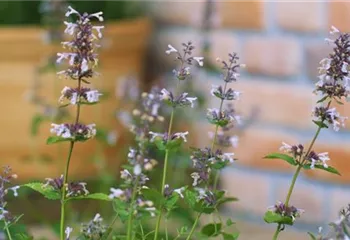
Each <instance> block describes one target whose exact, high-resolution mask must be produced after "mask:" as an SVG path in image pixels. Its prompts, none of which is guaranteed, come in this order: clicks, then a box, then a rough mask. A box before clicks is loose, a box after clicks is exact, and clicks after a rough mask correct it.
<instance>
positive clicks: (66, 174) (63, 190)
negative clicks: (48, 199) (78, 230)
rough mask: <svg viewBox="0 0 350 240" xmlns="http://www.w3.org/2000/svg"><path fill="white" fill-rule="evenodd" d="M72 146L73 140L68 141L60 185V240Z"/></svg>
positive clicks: (62, 230)
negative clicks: (64, 167) (61, 185)
mask: <svg viewBox="0 0 350 240" xmlns="http://www.w3.org/2000/svg"><path fill="white" fill-rule="evenodd" d="M73 148H74V142H73V141H71V142H70V147H69V153H68V157H67V164H66V170H65V172H64V177H63V187H62V196H61V225H60V236H61V240H64V217H65V205H66V203H65V197H66V185H67V182H68V171H69V163H70V159H71V157H72V152H73Z"/></svg>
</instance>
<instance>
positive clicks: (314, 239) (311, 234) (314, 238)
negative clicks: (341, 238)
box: [307, 232, 317, 240]
mask: <svg viewBox="0 0 350 240" xmlns="http://www.w3.org/2000/svg"><path fill="white" fill-rule="evenodd" d="M307 234H309V236H310V238H311V239H312V240H317V238H316V236H315V235H314V234H313V233H311V232H307Z"/></svg>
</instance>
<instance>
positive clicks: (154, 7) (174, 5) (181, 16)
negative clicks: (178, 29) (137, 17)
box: [150, 0, 205, 25]
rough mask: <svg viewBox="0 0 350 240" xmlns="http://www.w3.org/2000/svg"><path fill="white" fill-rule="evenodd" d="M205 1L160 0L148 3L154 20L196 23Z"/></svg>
mask: <svg viewBox="0 0 350 240" xmlns="http://www.w3.org/2000/svg"><path fill="white" fill-rule="evenodd" d="M204 3H205V1H203V0H198V1H187V2H185V1H184V2H178V1H162V2H159V1H157V2H154V3H151V4H150V11H151V13H152V16H153V17H155V19H156V20H158V21H161V22H164V23H170V24H177V25H198V22H199V21H200V20H201V17H202V15H203V11H204V7H205V5H204Z"/></svg>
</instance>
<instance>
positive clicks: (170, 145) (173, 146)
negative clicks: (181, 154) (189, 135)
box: [166, 138, 183, 152]
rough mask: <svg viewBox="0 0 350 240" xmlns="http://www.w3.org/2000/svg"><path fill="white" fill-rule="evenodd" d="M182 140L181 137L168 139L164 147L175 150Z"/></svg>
mask: <svg viewBox="0 0 350 240" xmlns="http://www.w3.org/2000/svg"><path fill="white" fill-rule="evenodd" d="M182 142H183V140H182V138H176V139H173V140H170V141H169V142H168V143H167V144H166V149H167V150H169V151H174V152H176V151H177V150H179V148H180V147H181V144H182Z"/></svg>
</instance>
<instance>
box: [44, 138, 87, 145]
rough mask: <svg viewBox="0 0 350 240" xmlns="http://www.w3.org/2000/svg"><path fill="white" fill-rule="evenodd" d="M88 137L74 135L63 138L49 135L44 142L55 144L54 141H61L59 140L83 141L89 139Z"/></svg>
mask: <svg viewBox="0 0 350 240" xmlns="http://www.w3.org/2000/svg"><path fill="white" fill-rule="evenodd" d="M89 139H90V138H85V137H83V136H75V137H74V138H63V137H59V136H50V137H48V138H47V140H46V144H49V145H50V144H55V143H61V142H72V141H74V142H85V141H87V140H89Z"/></svg>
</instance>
